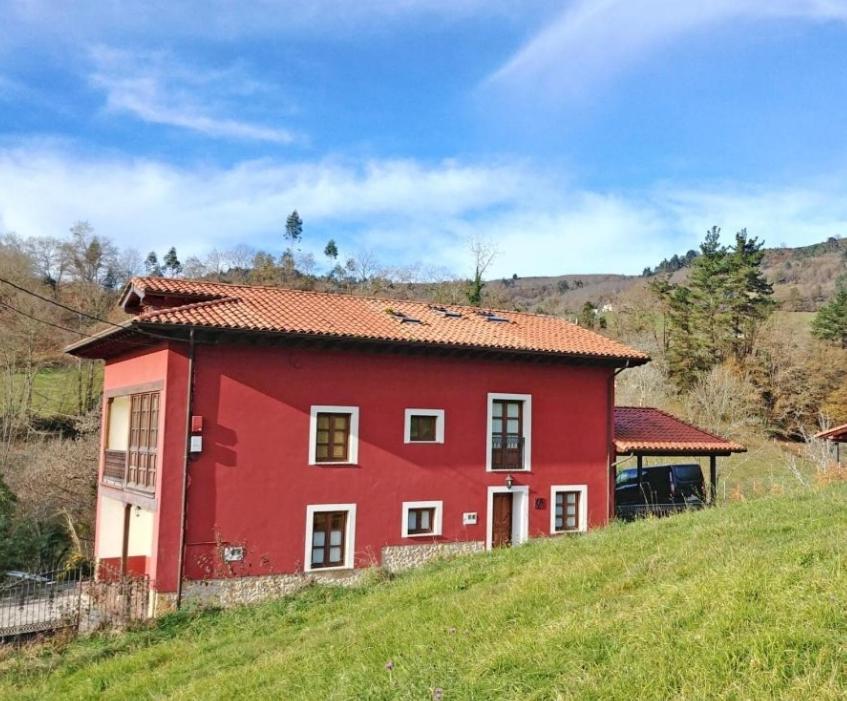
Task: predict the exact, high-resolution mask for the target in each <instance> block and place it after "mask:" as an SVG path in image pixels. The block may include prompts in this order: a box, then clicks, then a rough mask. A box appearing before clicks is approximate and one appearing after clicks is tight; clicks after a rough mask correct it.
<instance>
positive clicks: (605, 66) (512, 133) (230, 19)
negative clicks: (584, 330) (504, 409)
mask: <svg viewBox="0 0 847 701" xmlns="http://www.w3.org/2000/svg"><path fill="white" fill-rule="evenodd" d="M0 26H2V27H4V28H5V29H4V31H3V34H2V35H1V36H0V231H15V232H17V233H19V234H21V235H61V234H62V233H64V232H65V231H67V229H68V227H69V226H70V225H71V224H73V223H74V222H75V221H77V220H79V219H86V220H88V221H90V222H91V224H92V225H93V226H94V227H95V228H96V229H97V231H99V232H100V233H103V234H105V235H108V236H110V237H111V238H113V239H114V240H116V241H117V242H118V243H120V244H121V245H123V246H131V247H135V248H137V249H139V251H140V252H141V253H146V251H147V250H149V249H151V248H155V249H158V250H159V251H160V252H161V251H162V250H164V249H166V248H167V247H168V246H170V245H176V246H177V248H178V250H179V251H180V253H181V255H182V257H183V258H184V257H186V256H187V255H189V254H202V253H203V252H204V251H207V250H208V249H210V248H213V247H216V248H221V249H225V248H230V247H232V246H234V245H236V244H239V243H242V244H248V245H250V246H253V247H256V248H265V249H268V250H271V251H273V252H275V253H278V252H279V251H281V249H282V247H283V242H282V240H281V232H282V230H283V226H284V220H285V217H286V216H287V214H288V213H289V212H290V211H291V210H292V209H295V208H297V209H298V210H299V211H300V213H301V214H302V216H303V219H304V221H305V242H304V249H305V250H307V251H312V252H314V253H315V255H316V257H317V258H318V260H319V261H321V259H322V255H321V251H322V250H323V246H324V244H325V243H326V241H327V240H328V239H329V238H334V239H336V241H338V243H339V247H340V248H341V254H342V256H345V257H346V256H360V255H371V256H375V257H377V258H378V259H379V260H380V261H382V262H383V263H384V264H386V265H389V266H410V265H413V264H419V266H420V268H419V272H417V273H416V274H418V275H430V274H434V271H435V272H441V271H451V272H456V273H462V272H467V269H468V267H469V266H470V257H469V253H468V241H469V240H470V239H472V238H474V237H477V238H479V237H482V238H487V239H489V240H490V241H491V242H492V243H493V244H494V245H495V246H496V247H497V249H498V251H499V255H498V257H497V258H496V260H495V263H494V267H493V268H492V271H491V273H492V275H497V276H499V275H511V274H512V273H517V274H519V275H521V276H526V275H532V274H561V273H577V272H579V273H586V272H628V273H637V272H639V271H640V270H641V269H642V268H643V267H644V266H645V265H652V264H654V263H656V262H657V261H658V260H659V259H661V258H663V257H665V256H669V255H671V254H672V253H675V252H681V251H684V250H686V249H688V248H692V247H694V246H696V244H697V242H698V241H699V240H700V239H701V238H702V235H703V233H704V232H705V230H706V229H707V228H708V227H710V226H712V225H713V224H717V225H719V226H722V227H723V229H724V232H725V234H727V235H731V234H732V233H733V232H734V231H735V230H736V229H739V228H741V227H747V228H748V230H749V231H750V232H751V233H752V234H754V235H757V236H760V237H763V238H765V239H766V241H767V242H768V243H769V244H771V245H777V244H780V243H787V244H790V245H801V244H804V243H811V242H814V241H818V240H822V239H823V238H825V237H827V236H831V235H840V234H842V233H847V226H845V223H846V222H847V180H846V179H845V175H847V139H845V129H844V125H845V124H847V70H845V68H847V0H769V1H764V0H711V1H710V2H702V3H696V2H691V3H680V2H676V1H672V0H592V1H588V0H573V1H571V2H564V3H554V2H547V1H542V0H539V1H537V2H532V1H529V0H524V1H523V2H518V1H517V0H514V1H512V0H488V1H487V2H486V1H483V0H450V1H442V0H393V1H392V0H358V1H357V2H352V1H348V0H336V1H335V2H330V1H329V0H313V1H312V2H273V1H272V0H266V1H265V2H260V3H252V4H250V3H230V2H223V1H222V0H221V1H218V2H207V3H192V2H190V1H186V2H182V3H171V2H151V3H147V4H146V5H144V6H143V7H139V5H138V4H136V3H128V2H123V0H112V2H109V3H102V2H100V3H98V2H77V3H61V2H46V1H41V0H29V1H24V0H21V1H12V2H8V1H7V2H2V0H0ZM321 263H322V261H321Z"/></svg>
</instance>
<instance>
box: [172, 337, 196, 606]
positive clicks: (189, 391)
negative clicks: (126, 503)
mask: <svg viewBox="0 0 847 701" xmlns="http://www.w3.org/2000/svg"><path fill="white" fill-rule="evenodd" d="M193 403H194V329H193V328H192V329H191V330H190V331H189V332H188V382H187V387H186V396H185V455H184V456H183V460H182V497H181V502H182V507H181V509H180V516H179V552H178V556H177V573H176V575H177V576H176V608H177V609H179V608H180V607H181V606H182V573H183V571H184V570H185V522H186V515H187V507H188V465H189V463H190V460H191V411H192V408H193Z"/></svg>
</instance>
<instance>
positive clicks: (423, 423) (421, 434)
mask: <svg viewBox="0 0 847 701" xmlns="http://www.w3.org/2000/svg"><path fill="white" fill-rule="evenodd" d="M409 421H410V422H411V423H410V425H409V438H410V439H411V440H413V441H427V442H432V441H434V440H435V425H436V423H437V421H438V420H437V419H436V417H434V416H420V415H418V414H414V415H412V418H411V419H409Z"/></svg>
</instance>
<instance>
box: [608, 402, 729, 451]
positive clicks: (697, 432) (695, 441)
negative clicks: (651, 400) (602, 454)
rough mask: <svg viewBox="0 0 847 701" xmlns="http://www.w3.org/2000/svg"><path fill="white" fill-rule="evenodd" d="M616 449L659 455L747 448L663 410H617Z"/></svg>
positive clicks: (650, 408) (632, 408) (628, 407)
mask: <svg viewBox="0 0 847 701" xmlns="http://www.w3.org/2000/svg"><path fill="white" fill-rule="evenodd" d="M615 449H616V450H617V452H618V454H620V455H625V454H627V453H639V452H642V453H656V454H662V453H665V454H675V455H680V454H688V455H697V454H700V455H703V454H709V453H741V452H744V451H745V450H746V448H744V446H743V445H740V444H738V443H734V442H732V441H728V440H726V439H725V438H721V437H720V436H716V435H714V434H712V433H708V432H707V431H704V430H702V429H700V428H697V427H696V426H692V425H691V424H689V423H686V422H685V421H682V420H681V419H678V418H676V417H675V416H672V415H671V414H668V413H666V412H664V411H661V410H660V409H654V408H652V407H632V406H618V407H615Z"/></svg>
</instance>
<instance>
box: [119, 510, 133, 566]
mask: <svg viewBox="0 0 847 701" xmlns="http://www.w3.org/2000/svg"><path fill="white" fill-rule="evenodd" d="M131 515H132V504H127V505H126V506H124V534H123V535H124V539H123V545H122V546H121V577H122V578H123V577H126V570H127V559H128V557H129V523H130V520H129V519H130V516H131Z"/></svg>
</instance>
